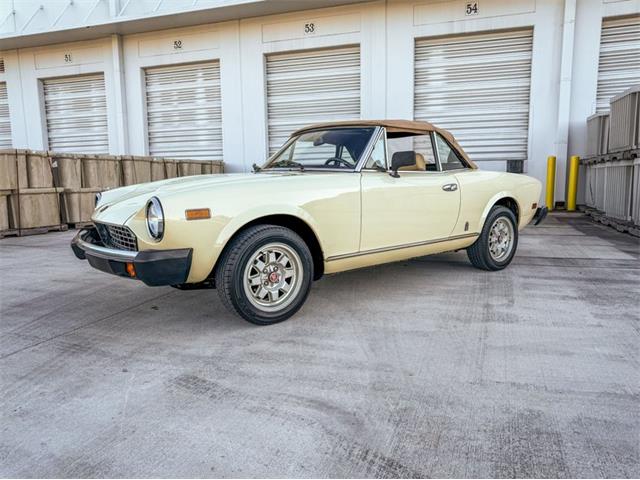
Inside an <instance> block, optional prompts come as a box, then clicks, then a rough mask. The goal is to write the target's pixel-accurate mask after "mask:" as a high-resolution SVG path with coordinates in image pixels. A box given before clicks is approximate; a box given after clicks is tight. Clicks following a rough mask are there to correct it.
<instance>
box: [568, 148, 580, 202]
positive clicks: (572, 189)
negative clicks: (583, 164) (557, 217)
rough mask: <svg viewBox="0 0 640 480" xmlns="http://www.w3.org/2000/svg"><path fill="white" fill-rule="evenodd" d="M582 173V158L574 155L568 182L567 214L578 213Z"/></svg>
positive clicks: (570, 164) (570, 163)
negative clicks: (580, 176)
mask: <svg viewBox="0 0 640 480" xmlns="http://www.w3.org/2000/svg"><path fill="white" fill-rule="evenodd" d="M579 171H580V157H578V156H576V155H574V156H572V157H571V160H569V181H568V182H567V183H568V184H567V212H575V211H576V199H577V197H578V172H579Z"/></svg>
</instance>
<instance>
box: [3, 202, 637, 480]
mask: <svg viewBox="0 0 640 480" xmlns="http://www.w3.org/2000/svg"><path fill="white" fill-rule="evenodd" d="M72 235H73V232H65V233H50V234H47V235H41V236H34V237H24V238H7V239H4V240H2V241H0V315H1V321H0V332H1V339H0V383H1V386H2V393H1V397H0V398H1V405H2V409H1V412H0V413H1V420H0V432H1V434H0V475H1V476H3V477H14V476H20V477H38V476H43V477H99V476H107V477H121V476H126V477H145V476H151V477H172V476H180V477H207V476H214V477H254V476H258V477H289V476H291V477H345V476H348V477H398V476H400V477H638V476H640V453H639V450H640V447H639V438H640V373H639V372H640V364H639V351H640V349H639V345H640V313H639V312H640V300H639V299H640V262H638V259H639V258H640V246H639V243H638V239H637V238H634V237H631V236H628V235H625V234H620V233H618V232H615V231H613V230H612V229H609V228H607V227H604V226H601V225H597V224H594V223H591V222H590V221H588V220H587V219H585V218H584V217H583V216H581V215H558V216H551V217H549V218H548V219H547V221H546V222H545V223H544V224H543V225H541V226H539V227H529V228H527V229H526V230H525V231H524V233H523V234H522V235H521V238H520V240H521V241H520V247H519V250H518V254H517V257H516V258H515V260H514V262H513V264H512V265H511V266H510V267H509V268H507V269H506V270H504V271H502V272H495V273H488V272H483V271H479V270H475V269H473V268H472V267H471V266H470V264H469V263H468V262H467V260H466V255H465V254H464V252H459V253H450V254H444V255H438V256H433V257H426V258H420V259H415V260H411V261H408V262H403V263H397V264H392V265H385V266H380V267H375V268H370V269H366V270H361V271H355V272H349V273H344V274H340V275H335V276H331V277H326V278H324V279H322V280H321V281H319V282H316V283H315V284H314V285H313V289H312V292H311V295H310V296H309V299H308V301H307V304H306V305H305V306H304V307H303V309H302V310H301V312H300V313H299V314H298V315H297V316H295V317H294V318H292V319H291V320H289V321H287V322H284V323H281V324H278V325H275V326H271V327H255V326H252V325H250V324H248V323H246V322H244V321H243V320H241V319H239V318H237V317H235V316H233V315H231V314H229V313H228V312H227V311H226V310H224V308H223V307H222V305H221V304H220V302H219V301H218V298H217V293H216V292H215V291H212V290H202V291H178V290H174V289H171V288H150V287H146V286H144V285H141V284H140V283H139V282H135V281H130V280H126V279H121V278H116V277H112V276H108V275H106V274H102V273H100V272H97V271H95V270H93V269H91V268H90V267H89V266H88V264H87V263H86V262H81V261H78V260H76V259H75V257H74V256H73V254H72V253H71V251H70V249H69V247H68V243H69V240H70V239H71V237H72Z"/></svg>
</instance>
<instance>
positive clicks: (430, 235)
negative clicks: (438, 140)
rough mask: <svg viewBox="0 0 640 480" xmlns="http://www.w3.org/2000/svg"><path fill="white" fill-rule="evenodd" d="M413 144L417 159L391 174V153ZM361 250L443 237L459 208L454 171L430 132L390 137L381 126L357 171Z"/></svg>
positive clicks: (449, 229)
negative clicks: (442, 165) (444, 164)
mask: <svg viewBox="0 0 640 480" xmlns="http://www.w3.org/2000/svg"><path fill="white" fill-rule="evenodd" d="M407 150H413V151H415V152H416V154H417V155H416V164H415V165H414V166H411V167H403V168H402V169H401V170H400V171H399V172H398V174H399V177H398V178H394V177H392V176H391V175H389V173H388V172H387V171H381V170H383V169H384V170H386V169H387V165H388V164H390V160H391V158H392V156H393V154H394V153H396V152H399V151H407ZM361 191H362V226H361V237H360V251H361V252H366V251H369V250H377V249H387V248H393V247H400V248H401V247H403V246H410V245H412V244H420V243H427V242H432V241H438V240H443V239H446V238H448V237H449V236H450V234H451V232H452V231H453V229H454V227H455V225H456V222H457V219H458V212H459V209H460V188H459V184H458V180H457V179H456V177H455V175H454V174H453V173H451V172H448V171H443V170H442V169H441V168H440V165H439V163H438V161H437V157H436V156H435V155H434V150H433V139H432V137H431V135H419V136H418V135H409V136H407V137H390V138H389V139H387V133H386V131H385V130H383V132H382V135H381V137H380V138H379V139H378V141H377V143H376V145H375V147H374V149H373V151H372V153H371V157H370V159H369V160H368V161H367V163H365V166H364V168H363V169H362V171H361Z"/></svg>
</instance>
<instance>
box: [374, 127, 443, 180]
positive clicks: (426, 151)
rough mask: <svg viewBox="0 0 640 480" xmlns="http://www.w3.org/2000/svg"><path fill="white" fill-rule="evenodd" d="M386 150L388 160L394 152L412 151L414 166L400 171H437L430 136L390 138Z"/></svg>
mask: <svg viewBox="0 0 640 480" xmlns="http://www.w3.org/2000/svg"><path fill="white" fill-rule="evenodd" d="M387 149H388V151H389V158H390V159H391V158H393V154H394V153H396V152H407V151H413V152H414V153H415V155H416V163H415V165H413V166H409V167H402V168H401V169H400V170H401V171H419V172H425V171H426V172H436V171H437V170H438V166H437V165H436V158H435V156H434V154H433V148H432V146H431V135H408V136H403V137H391V138H388V139H387Z"/></svg>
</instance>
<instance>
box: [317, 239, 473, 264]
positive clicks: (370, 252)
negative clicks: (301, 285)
mask: <svg viewBox="0 0 640 480" xmlns="http://www.w3.org/2000/svg"><path fill="white" fill-rule="evenodd" d="M479 235H480V234H479V233H465V234H464V235H456V236H455V237H447V238H439V239H437V240H427V241H425V242H414V243H405V244H404V245H394V246H392V247H382V248H374V249H372V250H365V251H364V252H356V253H345V254H343V255H335V256H333V257H327V258H326V260H325V261H326V262H333V261H335V260H344V259H346V258H353V257H361V256H363V255H373V254H376V253H384V252H390V251H393V250H404V249H405V248H413V247H422V246H424V245H431V244H434V243H444V242H449V241H452V240H462V239H463V238H471V237H478V236H479Z"/></svg>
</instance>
